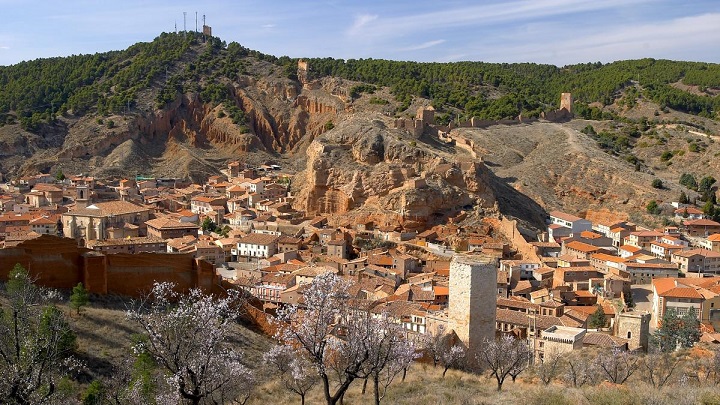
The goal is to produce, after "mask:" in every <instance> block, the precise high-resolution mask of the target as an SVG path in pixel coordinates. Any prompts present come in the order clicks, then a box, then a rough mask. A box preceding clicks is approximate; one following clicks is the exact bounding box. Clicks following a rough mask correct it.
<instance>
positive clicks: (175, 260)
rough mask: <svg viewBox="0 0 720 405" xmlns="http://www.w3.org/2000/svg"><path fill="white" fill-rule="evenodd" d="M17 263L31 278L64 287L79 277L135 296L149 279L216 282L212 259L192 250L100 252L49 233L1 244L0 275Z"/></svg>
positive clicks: (97, 288)
mask: <svg viewBox="0 0 720 405" xmlns="http://www.w3.org/2000/svg"><path fill="white" fill-rule="evenodd" d="M17 263H20V264H21V265H22V266H23V267H24V268H25V269H27V270H28V273H29V274H30V276H31V277H33V278H35V279H36V283H38V284H39V285H42V286H44V287H49V288H63V289H69V288H72V287H74V286H76V285H77V284H78V283H80V282H82V283H83V285H85V286H86V287H87V288H88V290H89V291H90V292H91V293H94V294H118V295H125V296H129V297H139V296H142V295H143V293H146V292H148V291H149V290H150V288H151V287H152V285H153V283H154V282H156V281H157V282H173V283H176V284H177V286H178V290H180V291H185V290H188V289H190V288H201V289H203V290H205V291H207V292H209V291H211V290H212V288H213V286H214V285H215V271H214V269H213V266H212V264H210V263H208V262H205V261H204V260H199V259H195V258H193V257H192V254H189V253H188V254H177V253H138V254H126V253H120V254H107V255H106V254H102V253H99V252H93V251H90V250H88V249H85V248H81V247H78V246H77V245H76V243H75V241H74V240H73V239H70V238H61V237H57V236H52V235H42V236H40V237H39V238H36V239H33V240H29V241H25V242H23V243H21V244H19V245H18V246H17V247H15V248H11V249H0V280H2V281H4V280H7V277H8V274H9V272H10V271H11V270H12V268H13V267H14V266H15V264H17Z"/></svg>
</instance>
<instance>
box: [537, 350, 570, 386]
mask: <svg viewBox="0 0 720 405" xmlns="http://www.w3.org/2000/svg"><path fill="white" fill-rule="evenodd" d="M562 365H563V361H562V356H561V355H560V353H558V351H557V350H549V351H547V352H545V356H544V357H543V359H542V361H541V362H539V364H537V365H535V374H537V376H538V377H539V378H540V381H542V383H543V384H545V385H548V384H550V383H551V382H552V380H554V379H555V378H557V377H558V375H559V374H560V372H561V371H562Z"/></svg>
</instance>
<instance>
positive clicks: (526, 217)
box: [491, 173, 547, 231]
mask: <svg viewBox="0 0 720 405" xmlns="http://www.w3.org/2000/svg"><path fill="white" fill-rule="evenodd" d="M491 176H492V177H491V178H492V183H493V190H494V191H495V197H496V198H497V202H498V207H499V208H500V212H501V213H503V214H504V215H507V216H511V217H515V218H517V219H519V220H521V221H524V222H526V223H527V224H528V225H530V226H532V227H534V228H536V229H537V230H540V231H542V230H543V229H544V228H545V218H546V217H547V213H546V212H545V210H544V209H543V207H541V206H540V204H538V203H537V202H535V200H533V199H532V198H530V197H528V196H526V195H525V194H523V193H521V192H519V191H517V190H515V189H514V188H513V187H512V185H510V183H512V182H514V181H517V179H515V178H512V177H508V178H501V177H497V176H495V175H494V174H492V173H491Z"/></svg>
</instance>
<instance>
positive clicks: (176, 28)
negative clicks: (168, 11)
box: [175, 20, 177, 34]
mask: <svg viewBox="0 0 720 405" xmlns="http://www.w3.org/2000/svg"><path fill="white" fill-rule="evenodd" d="M175 33H176V34H177V20H175Z"/></svg>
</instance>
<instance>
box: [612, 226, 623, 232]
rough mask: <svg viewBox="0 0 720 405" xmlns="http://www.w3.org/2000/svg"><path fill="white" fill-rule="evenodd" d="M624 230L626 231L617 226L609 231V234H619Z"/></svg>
mask: <svg viewBox="0 0 720 405" xmlns="http://www.w3.org/2000/svg"><path fill="white" fill-rule="evenodd" d="M625 230H626V229H625V228H623V227H622V226H618V227H617V228H613V229H611V230H610V232H612V233H620V232H622V231H625Z"/></svg>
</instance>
